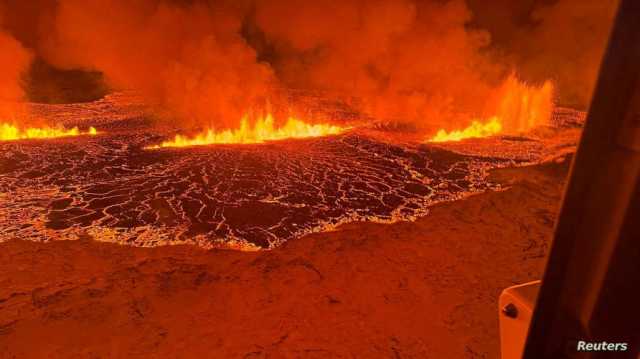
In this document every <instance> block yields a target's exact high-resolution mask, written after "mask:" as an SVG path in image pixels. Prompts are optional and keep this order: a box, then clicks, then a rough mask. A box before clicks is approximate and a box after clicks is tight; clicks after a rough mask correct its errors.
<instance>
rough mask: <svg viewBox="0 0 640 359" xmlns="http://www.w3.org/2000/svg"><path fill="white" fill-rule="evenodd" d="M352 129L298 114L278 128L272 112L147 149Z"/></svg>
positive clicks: (266, 139)
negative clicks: (301, 117) (233, 127)
mask: <svg viewBox="0 0 640 359" xmlns="http://www.w3.org/2000/svg"><path fill="white" fill-rule="evenodd" d="M346 130H348V128H347V127H341V126H336V125H329V124H309V123H307V122H305V121H302V120H300V119H298V118H295V117H289V118H288V119H287V121H286V122H285V123H284V125H282V126H280V127H276V125H275V121H274V117H273V115H271V114H268V115H266V116H262V117H259V118H258V119H257V120H256V121H255V122H254V123H253V125H251V124H250V122H249V116H248V115H245V116H243V117H242V120H241V121H240V127H239V128H236V129H229V130H224V131H220V132H216V131H215V130H213V129H208V130H206V131H204V132H201V133H199V134H197V135H195V136H193V137H188V136H184V135H176V136H175V137H174V138H173V140H169V141H164V142H162V143H161V144H159V145H154V146H149V147H147V149H158V148H162V147H188V146H204V145H212V144H252V143H264V142H268V141H278V140H285V139H296V138H309V137H321V136H331V135H338V134H340V133H343V132H344V131H346Z"/></svg>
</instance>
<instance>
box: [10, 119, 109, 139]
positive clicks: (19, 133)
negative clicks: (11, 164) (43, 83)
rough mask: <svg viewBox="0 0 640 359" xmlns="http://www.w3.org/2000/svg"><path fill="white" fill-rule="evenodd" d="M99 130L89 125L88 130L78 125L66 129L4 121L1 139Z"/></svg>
mask: <svg viewBox="0 0 640 359" xmlns="http://www.w3.org/2000/svg"><path fill="white" fill-rule="evenodd" d="M97 134H98V131H97V130H96V129H95V128H94V127H89V129H88V130H87V131H81V130H80V129H78V127H74V128H71V129H65V128H62V127H49V126H43V127H28V128H19V127H17V126H14V125H11V124H8V123H2V124H0V141H12V140H26V139H39V138H57V137H70V136H84V135H90V136H95V135H97Z"/></svg>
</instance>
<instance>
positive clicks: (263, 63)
mask: <svg viewBox="0 0 640 359" xmlns="http://www.w3.org/2000/svg"><path fill="white" fill-rule="evenodd" d="M2 1H3V0H0V2H2ZM4 2H6V3H7V4H8V6H9V7H16V6H17V5H16V4H19V3H20V2H16V1H12V0H4ZM479 2H480V1H479V0H477V1H476V0H467V1H464V0H449V1H442V0H371V1H367V0H342V1H337V0H317V1H308V2H304V4H300V3H299V2H296V1H293V0H241V1H233V0H218V1H213V0H139V1H124V0H95V1H83V0H58V1H57V2H55V1H53V0H51V1H48V0H38V1H37V3H46V4H47V6H43V5H42V4H40V5H38V6H34V7H32V8H30V9H29V11H25V13H26V16H27V19H21V20H22V21H23V22H25V21H26V23H29V18H28V16H32V17H33V18H32V19H31V21H32V22H36V23H38V25H37V26H33V27H32V29H27V30H25V29H15V28H14V29H12V32H13V36H14V37H16V38H19V39H21V41H22V42H23V43H26V46H27V47H30V48H32V49H33V51H34V52H35V53H37V55H38V56H40V57H41V58H43V59H44V60H45V61H47V62H49V63H51V64H53V65H55V66H57V67H59V68H64V69H73V68H83V69H90V70H97V71H101V72H102V73H103V74H104V75H105V78H106V79H107V81H108V82H109V84H110V85H111V86H112V87H114V88H120V89H133V90H136V91H138V92H140V93H142V94H143V95H144V96H145V97H146V98H147V100H148V101H149V102H150V103H154V104H157V105H159V106H158V108H163V109H166V110H167V111H169V113H170V115H171V116H174V117H176V118H178V119H180V122H181V123H182V124H184V125H185V126H191V125H201V126H210V127H215V128H223V127H235V126H236V125H237V123H238V121H239V119H240V117H241V115H242V114H243V113H244V112H246V111H247V110H250V109H252V108H256V107H257V108H260V107H261V106H263V105H264V104H265V102H267V101H269V99H270V97H272V96H273V92H274V91H273V90H274V88H277V87H280V86H283V87H287V88H304V89H313V90H318V89H319V90H324V91H327V92H329V93H331V94H334V95H338V96H342V95H344V96H345V97H349V98H350V97H356V98H358V99H359V100H360V101H358V102H354V105H355V106H357V107H358V108H359V109H360V110H362V111H364V112H366V113H369V114H371V115H372V116H374V117H376V118H378V119H386V120H398V121H409V122H411V123H412V124H414V125H416V127H420V128H435V127H452V125H456V124H468V120H469V116H468V115H469V114H473V115H475V116H484V115H488V114H493V113H495V112H496V110H499V108H500V106H501V105H502V104H501V103H500V101H499V99H497V96H498V95H499V94H500V93H502V92H503V91H504V86H505V83H507V84H508V83H509V81H511V80H510V77H509V75H510V74H511V73H513V72H516V73H518V74H519V75H520V76H522V77H524V78H525V79H531V80H534V81H536V82H537V83H540V84H541V83H542V82H543V81H544V80H546V79H549V78H550V79H552V80H553V81H554V82H556V83H557V84H558V88H559V91H560V93H559V94H560V98H561V100H562V101H565V102H567V103H570V104H575V105H578V106H582V107H585V106H586V104H587V102H588V98H589V97H590V94H591V90H592V88H593V83H594V81H595V76H596V73H597V68H598V65H599V61H600V57H601V56H602V49H603V47H604V44H605V42H606V38H607V36H608V32H609V28H610V24H611V20H612V15H613V9H614V8H615V4H616V1H609V2H604V1H599V0H558V1H555V2H551V3H549V2H546V4H547V5H539V4H537V3H539V1H535V0H523V1H522V5H521V6H520V7H518V6H515V5H511V7H497V8H499V9H498V10H500V11H505V10H504V9H505V8H507V9H508V10H509V11H512V10H513V9H516V10H517V11H520V12H522V13H521V14H520V15H518V16H519V18H520V20H519V22H514V21H512V19H513V18H515V15H514V14H515V11H516V10H513V12H511V13H509V12H508V11H507V14H505V16H488V17H487V16H485V18H488V19H491V21H492V22H489V23H484V24H483V23H482V22H481V21H479V18H480V17H482V16H477V15H482V14H480V12H479V10H478V9H481V8H484V9H485V11H486V9H488V8H491V7H488V6H484V5H482V6H478V3H479ZM510 4H514V3H513V2H510ZM512 7H513V9H512ZM0 8H1V6H0ZM38 9H46V10H40V11H41V12H40V13H38V14H33V13H37V12H38ZM471 9H474V11H477V14H474V13H473V12H472V11H471ZM523 9H525V10H523ZM12 10H14V9H12ZM492 11H495V10H492ZM0 14H1V13H0ZM49 14H52V15H49ZM523 14H524V15H523ZM511 15H513V16H511ZM503 18H505V19H510V20H508V21H507V20H501V19H503ZM501 21H503V22H504V23H500V22H501ZM25 31H32V32H34V31H35V32H37V34H36V35H35V36H34V35H33V34H24V32H25ZM25 39H26V40H25ZM0 51H1V53H2V54H3V55H2V57H1V58H0V62H1V64H0V65H2V67H3V69H5V70H4V71H3V72H2V73H1V74H0V91H1V92H0V94H1V95H2V96H3V97H5V96H7V97H13V98H19V97H20V96H21V94H22V91H21V90H20V86H19V81H18V80H19V78H20V73H21V71H23V70H24V69H25V67H26V66H28V64H29V61H30V55H29V51H27V50H25V48H24V46H22V45H20V43H19V42H17V41H16V40H15V39H13V37H11V36H8V35H7V34H6V33H0ZM7 54H8V55H7ZM5 63H6V64H5ZM6 69H8V71H7V70H6Z"/></svg>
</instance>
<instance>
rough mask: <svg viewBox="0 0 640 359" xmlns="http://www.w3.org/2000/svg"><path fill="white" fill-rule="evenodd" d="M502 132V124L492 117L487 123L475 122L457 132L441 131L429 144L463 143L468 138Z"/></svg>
mask: <svg viewBox="0 0 640 359" xmlns="http://www.w3.org/2000/svg"><path fill="white" fill-rule="evenodd" d="M500 132H502V123H500V119H498V118H497V117H492V118H491V120H489V122H487V123H484V124H483V123H480V122H478V121H473V122H472V123H471V125H470V126H469V127H467V128H465V129H463V130H455V131H451V132H447V131H445V130H439V131H438V133H436V135H435V136H433V137H432V138H431V139H430V140H429V142H449V141H461V140H464V139H466V138H479V137H489V136H493V135H496V134H498V133H500Z"/></svg>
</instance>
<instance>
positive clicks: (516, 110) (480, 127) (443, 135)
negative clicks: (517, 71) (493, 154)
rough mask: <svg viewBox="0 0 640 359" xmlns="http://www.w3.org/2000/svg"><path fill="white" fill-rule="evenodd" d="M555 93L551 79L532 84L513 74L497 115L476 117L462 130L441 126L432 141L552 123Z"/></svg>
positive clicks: (501, 92)
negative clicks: (484, 117) (446, 128)
mask: <svg viewBox="0 0 640 359" xmlns="http://www.w3.org/2000/svg"><path fill="white" fill-rule="evenodd" d="M553 94H554V87H553V84H552V83H551V82H550V81H547V82H545V83H544V84H542V85H541V86H530V85H528V84H526V83H524V82H522V81H520V80H518V78H517V77H516V76H515V75H511V76H509V77H508V78H507V79H506V81H505V82H504V83H503V84H502V86H501V88H500V89H499V91H498V93H497V105H496V106H495V108H494V109H493V110H492V111H493V113H494V115H493V116H491V117H489V118H488V119H487V120H485V121H481V120H477V119H476V120H474V121H472V123H471V125H469V126H468V127H466V128H464V129H461V130H453V131H450V132H447V131H445V130H444V129H440V130H438V132H437V133H436V135H435V136H433V137H431V138H430V139H429V140H428V142H448V141H461V140H464V139H466V138H480V137H489V136H495V135H497V134H500V133H510V134H517V133H522V132H526V131H529V130H531V129H533V128H535V127H538V126H545V125H549V124H550V122H551V113H552V112H553V106H554V104H553Z"/></svg>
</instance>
